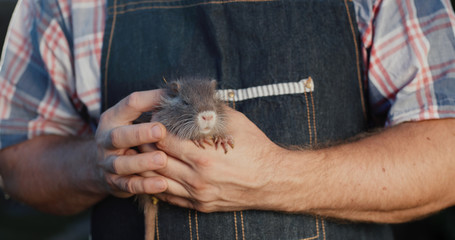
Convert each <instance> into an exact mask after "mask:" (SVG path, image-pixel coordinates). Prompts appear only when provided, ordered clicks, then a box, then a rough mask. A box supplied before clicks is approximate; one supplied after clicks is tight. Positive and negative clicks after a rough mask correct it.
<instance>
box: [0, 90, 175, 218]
mask: <svg viewBox="0 0 455 240" xmlns="http://www.w3.org/2000/svg"><path fill="white" fill-rule="evenodd" d="M160 94H161V91H160V90H154V91H145V92H137V93H133V94H132V95H130V96H129V97H127V98H125V99H123V101H121V102H120V103H118V104H117V105H115V106H114V107H112V108H110V109H109V110H107V111H106V112H105V113H104V114H103V116H102V117H101V120H100V123H99V128H98V130H97V132H96V138H95V139H94V138H83V137H74V136H57V135H43V136H38V137H35V138H33V139H30V140H27V141H25V142H22V143H19V144H16V145H13V146H11V147H8V148H5V149H2V150H1V151H0V159H1V161H0V175H1V177H2V178H3V183H4V186H3V187H4V189H3V190H5V191H6V193H8V194H9V195H10V196H11V197H12V198H14V199H15V200H18V201H21V202H23V203H26V204H28V205H30V206H32V207H34V208H36V209H39V210H41V211H44V212H48V213H53V214H64V215H68V214H74V213H78V212H80V211H82V210H84V209H87V208H89V207H91V206H93V204H95V203H97V202H99V201H100V200H102V199H104V198H105V197H106V196H107V195H108V194H113V195H115V196H119V197H128V196H131V195H133V194H136V193H157V192H161V191H164V190H165V189H166V188H167V185H166V181H165V180H164V178H163V177H152V178H146V177H140V176H138V175H137V174H139V173H141V172H145V171H150V170H156V169H160V168H163V167H165V166H166V154H164V153H163V152H161V151H153V152H148V153H144V154H138V153H136V152H135V151H134V150H131V149H130V148H132V147H135V146H138V145H141V144H145V143H151V142H156V141H158V140H160V139H162V138H163V137H165V135H166V131H165V128H164V126H163V125H161V124H159V123H144V124H139V125H132V121H133V120H135V119H136V118H137V117H138V116H139V115H140V114H141V113H142V112H145V111H149V110H151V109H152V108H153V107H154V106H155V105H156V102H157V101H158V99H159V96H160Z"/></svg>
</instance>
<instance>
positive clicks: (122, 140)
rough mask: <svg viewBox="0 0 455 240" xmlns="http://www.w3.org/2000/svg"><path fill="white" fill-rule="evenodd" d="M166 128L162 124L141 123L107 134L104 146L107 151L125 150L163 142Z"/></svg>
mask: <svg viewBox="0 0 455 240" xmlns="http://www.w3.org/2000/svg"><path fill="white" fill-rule="evenodd" d="M165 135H166V128H165V127H164V126H163V124H161V123H141V124H134V125H126V126H121V127H117V128H114V129H112V130H111V131H109V132H108V133H106V134H105V136H104V139H103V142H102V143H103V146H104V147H105V148H106V149H125V148H131V147H136V146H139V145H142V144H147V143H153V142H157V141H159V140H161V139H162V138H163V137H165Z"/></svg>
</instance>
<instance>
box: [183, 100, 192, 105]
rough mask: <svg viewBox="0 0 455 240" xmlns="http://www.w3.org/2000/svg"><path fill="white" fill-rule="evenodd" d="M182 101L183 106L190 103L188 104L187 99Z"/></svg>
mask: <svg viewBox="0 0 455 240" xmlns="http://www.w3.org/2000/svg"><path fill="white" fill-rule="evenodd" d="M182 103H183V105H185V106H188V105H190V104H189V103H188V102H187V101H185V100H182Z"/></svg>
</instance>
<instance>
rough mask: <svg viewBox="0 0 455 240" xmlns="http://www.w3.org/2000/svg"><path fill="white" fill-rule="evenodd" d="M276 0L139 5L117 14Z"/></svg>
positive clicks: (232, 0)
mask: <svg viewBox="0 0 455 240" xmlns="http://www.w3.org/2000/svg"><path fill="white" fill-rule="evenodd" d="M274 1H275V0H228V1H209V2H201V3H193V4H187V5H175V6H145V7H138V8H133V9H127V10H123V11H116V9H114V12H117V14H124V13H128V12H134V11H139V10H150V9H181V8H191V7H197V6H202V5H221V4H228V3H244V2H246V3H248V2H274Z"/></svg>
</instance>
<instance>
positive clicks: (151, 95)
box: [106, 89, 163, 122]
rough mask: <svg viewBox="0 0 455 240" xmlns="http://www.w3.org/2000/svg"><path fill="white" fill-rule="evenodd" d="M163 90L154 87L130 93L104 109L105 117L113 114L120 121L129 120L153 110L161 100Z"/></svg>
mask: <svg viewBox="0 0 455 240" xmlns="http://www.w3.org/2000/svg"><path fill="white" fill-rule="evenodd" d="M162 94H163V90H161V89H155V90H148V91H140V92H134V93H131V94H130V95H129V96H127V97H126V98H124V99H122V100H121V101H120V102H118V103H117V104H116V105H115V106H114V107H112V108H110V109H108V110H107V111H106V114H107V117H111V116H115V119H117V121H120V122H131V121H134V120H135V119H137V118H138V117H139V116H140V115H141V114H142V113H143V112H148V111H151V110H153V109H154V108H155V107H156V106H157V105H158V103H159V102H160V100H161V95H162Z"/></svg>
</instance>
